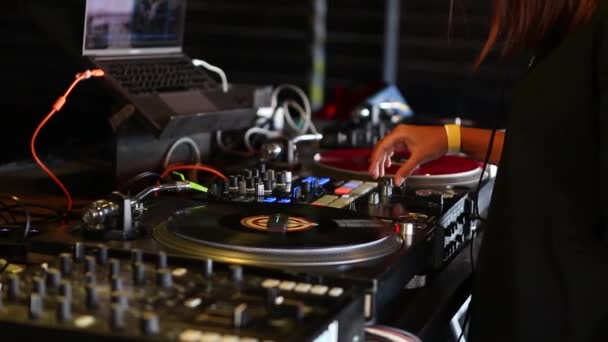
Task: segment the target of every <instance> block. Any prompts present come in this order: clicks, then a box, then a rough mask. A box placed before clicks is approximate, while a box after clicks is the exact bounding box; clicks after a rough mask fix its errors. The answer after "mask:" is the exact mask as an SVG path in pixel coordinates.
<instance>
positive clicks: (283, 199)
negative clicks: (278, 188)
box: [279, 198, 291, 204]
mask: <svg viewBox="0 0 608 342" xmlns="http://www.w3.org/2000/svg"><path fill="white" fill-rule="evenodd" d="M279 203H283V204H286V203H291V198H281V199H280V200H279Z"/></svg>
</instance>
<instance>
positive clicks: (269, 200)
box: [264, 197, 277, 203]
mask: <svg viewBox="0 0 608 342" xmlns="http://www.w3.org/2000/svg"><path fill="white" fill-rule="evenodd" d="M276 201H277V198H276V197H266V198H264V203H274V202H276Z"/></svg>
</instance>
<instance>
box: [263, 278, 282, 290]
mask: <svg viewBox="0 0 608 342" xmlns="http://www.w3.org/2000/svg"><path fill="white" fill-rule="evenodd" d="M280 283H281V282H280V281H278V280H276V279H266V280H264V281H263V282H262V287H263V288H265V289H271V288H273V287H277V286H279V284H280Z"/></svg>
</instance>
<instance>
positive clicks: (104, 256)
mask: <svg viewBox="0 0 608 342" xmlns="http://www.w3.org/2000/svg"><path fill="white" fill-rule="evenodd" d="M97 263H99V264H100V265H105V264H107V263H108V247H107V246H104V245H100V246H99V247H98V249H97Z"/></svg>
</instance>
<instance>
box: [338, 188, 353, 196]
mask: <svg viewBox="0 0 608 342" xmlns="http://www.w3.org/2000/svg"><path fill="white" fill-rule="evenodd" d="M351 191H353V189H351V188H345V187H340V188H337V189H336V190H335V191H334V194H336V195H338V196H342V195H348V194H350V193H351Z"/></svg>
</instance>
